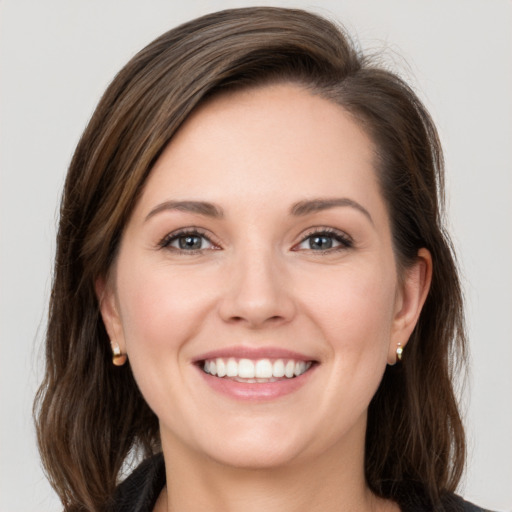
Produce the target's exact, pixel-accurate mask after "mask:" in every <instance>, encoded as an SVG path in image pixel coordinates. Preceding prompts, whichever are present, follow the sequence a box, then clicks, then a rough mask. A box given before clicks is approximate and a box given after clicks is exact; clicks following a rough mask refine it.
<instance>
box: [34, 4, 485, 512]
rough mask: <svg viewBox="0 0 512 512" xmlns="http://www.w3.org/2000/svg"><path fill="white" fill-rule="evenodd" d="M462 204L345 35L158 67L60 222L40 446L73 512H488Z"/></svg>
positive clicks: (428, 146)
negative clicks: (472, 418) (472, 416)
mask: <svg viewBox="0 0 512 512" xmlns="http://www.w3.org/2000/svg"><path fill="white" fill-rule="evenodd" d="M442 199H443V163H442V154H441V148H440V145H439V141H438V138H437V134H436V130H435V127H434V126H433V124H432V121H431V120H430V117H429V116H428V113H427V112H426V111H425V109H424V107H423V106H422V105H421V103H420V102H419V100H418V99H417V97H416V96H415V95H414V93H413V92H412V91H411V90H410V89H409V88H408V87H407V86H406V85H405V84H404V83H403V82H402V81H401V80H400V79H399V78H397V77H396V76H394V75H393V74H391V73H389V72H388V71H385V70H382V69H379V68H378V67H374V66H373V65H372V63H371V62H369V61H367V60H366V59H365V58H363V57H362V56H361V55H360V54H359V53H358V52H357V51H356V50H355V49H354V47H353V46H352V44H351V43H350V41H349V39H348V38H347V36H346V35H345V34H343V32H341V31H340V30H339V29H338V28H337V27H336V26H334V25H333V24H332V23H330V22H328V21H326V20H325V19H322V18H320V17H318V16H315V15H312V14H309V13H306V12H303V11H296V10H286V9H273V8H251V9H240V10H230V11H223V12H220V13H216V14H211V15H207V16H205V17H203V18H199V19H197V20H194V21H192V22H190V23H187V24H185V25H182V26H180V27H178V28H177V29H174V30H171V31H170V32H168V33H167V34H164V35H163V36H161V37H160V38H159V39H157V40H156V41H154V42H153V43H152V44H150V45H149V46H148V47H147V48H145V49H144V50H142V51H141V52H140V53H139V54H138V55H136V56H135V57H134V58H133V59H132V60H131V61H130V62H129V63H128V64H127V66H126V67H125V68H124V69H123V70H122V71H121V72H120V73H119V74H118V76H117V77H116V78H115V79H114V81H113V82H112V84H111V85H110V87H109V88H108V90H107V91H106V93H105V95H104V97H103V98H102V100H101V102H100V104H99V105H98V107H97V109H96V111H95V113H94V115H93V117H92V119H91V121H90V123H89V126H88V127H87V129H86V131H85V133H84V135H83V137H82V139H81V141H80V143H79V145H78V147H77V150H76V153H75V155H74V158H73V160H72V163H71V166H70V169H69V172H68V177H67V181H66V185H65V190H64V196H63V200H62V207H61V219H60V228H59V234H58V242H57V256H56V266H55V276H54V285H53V293H52V301H51V307H50V319H49V325H48V333H47V366H46V377H45V380H44V382H43V384H42V386H41V389H40V392H39V396H38V406H39V410H38V416H37V427H38V436H39V445H40V450H41V454H42V458H43V462H44V464H45V466H46V469H47V471H48V474H49V476H50V479H51V481H52V483H53V485H54V487H55V489H56V490H57V492H58V494H59V496H60V497H61V499H62V502H63V504H64V507H65V509H66V510H70V511H71V510H84V509H85V510H156V511H160V510H162V511H163V510H173V511H181V510H205V509H207V508H208V509H210V510H244V511H250V510H253V509H256V507H258V509H261V508H262V507H264V508H265V510H269V511H271V510H277V509H279V510H297V511H300V510H308V511H311V510H322V511H329V510H383V511H384V510H400V509H401V510H411V511H413V510H414V511H416V510H478V509H477V508H476V507H474V506H473V505H470V504H468V503H465V502H463V501H462V500H461V499H460V498H457V497H456V496H455V495H454V494H453V491H454V490H455V488H456V486H457V483H458V481H459V479H460V476H461V473H462V470H463V465H464V455H465V443H464V433H463V428H462V424H461V420H460V416H459V412H458V409H457V403H456V400H455V397H454V393H453V387H452V382H451V376H452V371H453V369H454V364H456V363H457V362H460V361H463V359H464V351H465V340H464V322H463V313H462V299H461V292H460V287H459V281H458V276H457V270H456V267H455V264H454V258H453V254H452V250H451V245H450V242H449V240H448V238H447V236H446V234H445V232H444V228H443V225H442V218H441V210H442ZM454 361H455V363H454ZM112 362H113V364H112ZM159 452H162V455H158V453H159ZM155 454H156V455H155ZM139 456H141V457H142V458H144V459H146V460H145V461H144V462H143V463H142V465H141V466H140V467H139V468H138V469H136V470H135V472H134V473H133V474H132V475H131V476H129V477H128V479H127V480H126V481H125V482H123V483H122V484H121V485H120V486H118V481H119V477H120V473H121V472H122V470H123V469H126V466H127V465H128V464H129V462H130V461H131V460H134V458H135V459H137V460H138V458H139Z"/></svg>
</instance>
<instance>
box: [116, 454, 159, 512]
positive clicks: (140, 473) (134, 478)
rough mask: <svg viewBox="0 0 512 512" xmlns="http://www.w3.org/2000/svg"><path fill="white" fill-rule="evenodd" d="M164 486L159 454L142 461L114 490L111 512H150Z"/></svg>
mask: <svg viewBox="0 0 512 512" xmlns="http://www.w3.org/2000/svg"><path fill="white" fill-rule="evenodd" d="M164 485H165V466H164V458H163V455H162V454H161V453H159V454H157V455H154V456H153V457H150V458H149V459H146V460H145V461H143V462H142V463H141V464H140V465H139V466H138V467H137V468H136V469H135V470H134V471H133V473H131V474H130V475H129V476H128V477H127V478H126V479H125V480H123V482H122V483H121V484H119V486H118V487H117V489H116V493H115V495H114V499H113V503H112V506H111V508H110V510H111V511H112V512H117V511H119V512H121V511H122V512H151V511H152V510H153V507H154V506H155V503H156V500H157V498H158V496H159V494H160V492H161V490H162V489H163V487H164Z"/></svg>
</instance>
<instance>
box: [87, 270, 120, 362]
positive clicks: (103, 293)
mask: <svg viewBox="0 0 512 512" xmlns="http://www.w3.org/2000/svg"><path fill="white" fill-rule="evenodd" d="M94 288H95V291H96V296H97V298H98V303H99V307H100V313H101V317H102V319H103V324H104V325H105V329H106V331H107V334H108V337H109V339H110V345H111V349H112V354H113V362H114V364H115V365H116V366H121V365H122V364H124V362H125V361H126V355H125V354H126V350H125V347H124V336H123V329H122V323H121V318H120V316H119V312H118V307H117V303H116V297H115V292H114V290H113V287H112V284H111V283H110V282H109V280H108V279H107V278H105V277H103V276H102V277H98V278H97V279H96V281H95V283H94ZM123 358H124V359H123ZM121 360H122V363H121Z"/></svg>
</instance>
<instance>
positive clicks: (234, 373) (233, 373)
mask: <svg viewBox="0 0 512 512" xmlns="http://www.w3.org/2000/svg"><path fill="white" fill-rule="evenodd" d="M206 362H208V361H206ZM205 364H206V363H205ZM226 375H227V376H228V377H238V363H237V362H236V361H235V360H234V359H233V358H232V357H231V358H229V359H228V364H227V365H226Z"/></svg>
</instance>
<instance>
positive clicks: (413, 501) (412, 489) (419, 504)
mask: <svg viewBox="0 0 512 512" xmlns="http://www.w3.org/2000/svg"><path fill="white" fill-rule="evenodd" d="M397 502H398V504H399V506H400V509H401V511H402V512H491V511H489V510H488V509H484V508H481V507H479V506H477V505H474V504H473V503H470V502H469V501H466V500H464V499H463V498H462V497H460V496H458V495H457V494H454V493H452V492H445V493H444V494H443V495H442V496H441V501H440V502H439V503H438V504H434V503H432V501H431V500H430V499H429V497H428V494H427V492H426V491H425V488H423V487H420V486H408V487H407V489H406V490H405V489H401V492H400V493H399V495H398V496H397Z"/></svg>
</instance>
